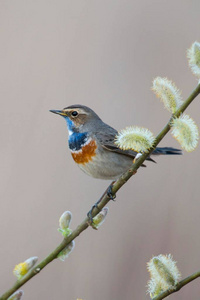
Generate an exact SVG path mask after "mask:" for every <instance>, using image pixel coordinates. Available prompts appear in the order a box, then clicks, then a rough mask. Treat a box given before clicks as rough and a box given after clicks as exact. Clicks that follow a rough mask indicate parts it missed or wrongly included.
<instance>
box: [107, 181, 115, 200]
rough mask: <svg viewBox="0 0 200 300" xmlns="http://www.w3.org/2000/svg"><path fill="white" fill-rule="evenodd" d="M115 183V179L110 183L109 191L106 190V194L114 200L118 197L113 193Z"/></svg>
mask: <svg viewBox="0 0 200 300" xmlns="http://www.w3.org/2000/svg"><path fill="white" fill-rule="evenodd" d="M114 183H115V181H113V182H112V183H111V184H110V185H109V187H108V189H107V191H106V194H107V196H108V197H109V198H110V200H112V201H115V198H116V194H113V191H112V188H113V184H114Z"/></svg>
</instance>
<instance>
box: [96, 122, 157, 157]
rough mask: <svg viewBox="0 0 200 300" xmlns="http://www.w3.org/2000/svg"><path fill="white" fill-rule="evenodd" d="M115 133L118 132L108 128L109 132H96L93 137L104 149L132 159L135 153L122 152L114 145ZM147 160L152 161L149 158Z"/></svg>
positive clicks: (129, 151)
mask: <svg viewBox="0 0 200 300" xmlns="http://www.w3.org/2000/svg"><path fill="white" fill-rule="evenodd" d="M117 133H118V132H117V131H116V130H115V129H114V128H112V127H109V130H108V128H106V130H105V132H103V133H102V132H96V134H95V136H96V138H97V140H98V141H99V143H100V144H101V146H102V147H103V148H104V149H106V150H108V151H112V152H115V153H119V154H122V155H125V156H128V157H130V158H132V159H134V158H135V156H136V155H137V152H136V151H133V150H122V149H120V148H119V147H117V145H116V144H115V139H116V135H117ZM147 159H148V160H151V161H154V160H153V159H151V158H150V157H149V158H147Z"/></svg>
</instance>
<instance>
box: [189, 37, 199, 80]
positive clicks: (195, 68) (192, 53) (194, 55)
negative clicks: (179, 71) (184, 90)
mask: <svg viewBox="0 0 200 300" xmlns="http://www.w3.org/2000/svg"><path fill="white" fill-rule="evenodd" d="M187 57H188V62H189V66H190V68H191V70H192V73H193V74H194V75H196V76H197V77H198V78H200V43H198V42H194V43H193V44H192V46H191V47H190V48H189V49H188V51H187Z"/></svg>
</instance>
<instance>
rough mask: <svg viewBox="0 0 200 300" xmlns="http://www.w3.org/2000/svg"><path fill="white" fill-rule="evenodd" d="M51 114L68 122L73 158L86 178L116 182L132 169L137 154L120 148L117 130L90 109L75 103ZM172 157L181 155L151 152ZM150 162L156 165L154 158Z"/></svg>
mask: <svg viewBox="0 0 200 300" xmlns="http://www.w3.org/2000/svg"><path fill="white" fill-rule="evenodd" d="M50 112H52V113H55V114H58V115H60V116H62V117H64V119H65V120H66V123H67V128H68V133H69V135H68V144H69V149H70V151H71V155H72V158H73V159H74V161H75V163H76V164H77V165H78V166H79V167H80V169H81V170H82V171H84V172H85V173H86V174H87V175H89V176H91V177H94V178H98V179H105V180H116V179H117V178H118V177H119V176H120V175H122V174H123V173H124V172H126V171H127V170H128V169H129V168H130V167H131V166H132V164H133V160H134V159H135V157H136V155H137V154H138V153H137V152H135V151H133V150H122V149H120V148H119V147H118V146H117V145H116V144H115V139H116V135H117V134H118V131H117V130H116V129H114V128H113V127H111V126H109V125H107V124H106V123H104V122H103V121H102V120H101V119H100V117H99V116H98V115H97V114H96V113H95V112H94V111H93V110H92V109H91V108H89V107H87V106H85V105H80V104H75V105H70V106H68V107H65V108H63V109H62V110H50ZM172 154H174V155H180V154H182V152H181V150H179V149H176V148H172V147H157V148H155V150H154V151H153V152H152V153H151V155H172ZM147 160H149V161H153V162H155V161H154V160H153V159H152V158H151V157H148V158H147ZM143 166H145V165H143Z"/></svg>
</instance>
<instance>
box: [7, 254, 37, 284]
mask: <svg viewBox="0 0 200 300" xmlns="http://www.w3.org/2000/svg"><path fill="white" fill-rule="evenodd" d="M37 260H38V257H37V256H33V257H30V258H28V259H27V260H25V261H24V262H23V263H20V264H18V265H16V266H15V268H14V270H13V274H14V275H15V276H16V277H17V278H18V279H21V278H22V277H23V276H24V275H26V274H27V273H28V271H29V270H30V269H32V267H33V266H34V265H35V264H36V262H37Z"/></svg>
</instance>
